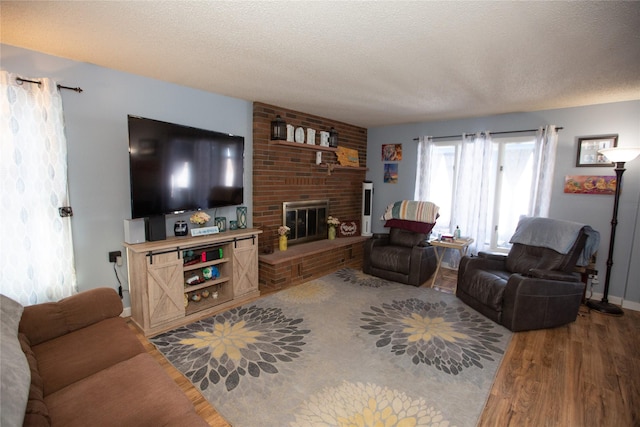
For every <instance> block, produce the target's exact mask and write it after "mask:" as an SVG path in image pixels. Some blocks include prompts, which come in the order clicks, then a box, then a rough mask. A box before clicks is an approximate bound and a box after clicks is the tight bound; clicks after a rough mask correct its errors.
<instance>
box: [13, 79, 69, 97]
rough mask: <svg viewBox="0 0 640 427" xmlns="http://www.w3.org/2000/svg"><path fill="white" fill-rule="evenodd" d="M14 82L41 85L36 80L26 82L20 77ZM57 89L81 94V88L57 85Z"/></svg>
mask: <svg viewBox="0 0 640 427" xmlns="http://www.w3.org/2000/svg"><path fill="white" fill-rule="evenodd" d="M16 80H17V81H18V82H20V84H22V83H33V84H37V85H38V86H40V85H41V84H42V82H39V81H37V80H27V79H23V78H21V77H16ZM57 86H58V89H68V90H73V91H75V92H78V93H82V88H81V87H69V86H63V85H57Z"/></svg>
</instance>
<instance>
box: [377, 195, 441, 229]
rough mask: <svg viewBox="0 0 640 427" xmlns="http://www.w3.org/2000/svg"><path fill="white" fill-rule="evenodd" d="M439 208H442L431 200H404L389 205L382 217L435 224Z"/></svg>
mask: <svg viewBox="0 0 640 427" xmlns="http://www.w3.org/2000/svg"><path fill="white" fill-rule="evenodd" d="M438 210H440V208H439V207H438V206H436V205H435V204H434V203H431V202H418V201H415V200H403V201H401V202H395V203H392V204H390V205H389V206H387V210H386V211H385V213H384V215H383V216H382V218H381V219H384V220H389V219H405V220H408V221H418V222H426V223H429V224H433V223H434V222H436V218H437V216H438Z"/></svg>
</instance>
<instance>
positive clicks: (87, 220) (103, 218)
mask: <svg viewBox="0 0 640 427" xmlns="http://www.w3.org/2000/svg"><path fill="white" fill-rule="evenodd" d="M0 59H1V61H0V63H1V64H2V68H3V69H4V70H6V71H9V72H12V73H17V74H20V75H21V76H23V77H27V78H38V77H51V78H53V79H55V80H56V81H57V82H58V83H59V84H63V85H65V86H72V87H76V86H80V87H81V88H82V89H83V90H84V92H83V93H80V94H78V93H76V92H73V91H68V90H63V91H62V92H61V93H62V97H63V106H64V115H65V127H66V134H67V144H68V164H69V169H68V175H69V176H68V177H69V192H70V201H71V205H72V207H73V212H74V216H73V218H72V219H71V224H72V232H73V244H74V252H75V262H76V271H77V277H78V287H79V289H80V290H81V291H82V290H87V289H92V288H96V287H99V286H108V287H112V288H114V289H117V287H118V282H117V280H116V278H115V274H114V272H113V267H112V264H110V263H109V262H108V256H107V255H108V252H110V251H116V250H120V251H122V253H123V256H124V255H125V251H124V248H123V246H122V242H123V240H124V231H123V221H124V219H126V218H131V205H130V192H129V152H128V144H129V136H128V127H127V115H128V114H132V115H137V116H142V117H148V118H152V119H156V120H162V121H166V122H173V123H179V124H183V125H188V126H193V127H198V128H204V129H209V130H214V131H219V132H226V133H232V134H235V135H242V136H244V138H245V176H244V183H245V193H244V200H245V203H244V204H245V205H246V206H247V207H248V209H249V215H248V221H251V217H252V215H251V211H252V193H253V184H252V183H253V173H252V164H253V137H252V132H253V125H252V123H253V108H252V103H251V102H249V101H244V100H240V99H234V98H229V97H225V96H221V95H217V94H213V93H208V92H203V91H198V90H193V89H190V88H187V87H183V86H179V85H175V84H170V83H165V82H161V81H158V80H153V79H149V78H144V77H139V76H136V75H132V74H127V73H122V72H118V71H113V70H110V69H106V68H102V67H98V66H95V65H91V64H86V63H80V62H75V61H70V60H66V59H63V58H58V57H54V56H49V55H44V54H41V53H38V52H34V51H29V50H25V49H20V48H16V47H13V46H7V45H0ZM202 78H209V77H208V76H202ZM184 216H187V217H188V215H183V217H184ZM217 216H226V217H227V220H230V219H235V216H236V214H235V208H221V209H218V210H217ZM176 219H180V217H173V218H168V219H167V235H173V223H174V221H175V220H176ZM182 219H184V218H182ZM249 225H251V223H250V224H249ZM119 273H120V277H121V280H123V284H124V288H125V289H128V284H127V283H126V280H127V274H126V264H125V266H123V268H121V269H119ZM124 305H125V307H128V306H129V299H128V295H127V294H126V293H125V300H124Z"/></svg>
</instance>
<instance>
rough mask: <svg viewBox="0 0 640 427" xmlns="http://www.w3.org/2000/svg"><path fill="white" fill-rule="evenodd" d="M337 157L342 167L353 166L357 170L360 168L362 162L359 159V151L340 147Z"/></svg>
mask: <svg viewBox="0 0 640 427" xmlns="http://www.w3.org/2000/svg"><path fill="white" fill-rule="evenodd" d="M336 155H337V156H338V163H340V165H341V166H352V167H356V168H357V167H358V166H360V160H359V159H358V150H354V149H352V148H344V147H338V151H336Z"/></svg>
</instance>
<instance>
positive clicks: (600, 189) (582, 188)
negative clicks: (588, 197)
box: [564, 175, 617, 194]
mask: <svg viewBox="0 0 640 427" xmlns="http://www.w3.org/2000/svg"><path fill="white" fill-rule="evenodd" d="M616 184H617V179H616V177H615V176H593V175H567V176H565V177H564V192H565V193H573V194H615V192H616Z"/></svg>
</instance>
